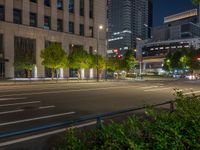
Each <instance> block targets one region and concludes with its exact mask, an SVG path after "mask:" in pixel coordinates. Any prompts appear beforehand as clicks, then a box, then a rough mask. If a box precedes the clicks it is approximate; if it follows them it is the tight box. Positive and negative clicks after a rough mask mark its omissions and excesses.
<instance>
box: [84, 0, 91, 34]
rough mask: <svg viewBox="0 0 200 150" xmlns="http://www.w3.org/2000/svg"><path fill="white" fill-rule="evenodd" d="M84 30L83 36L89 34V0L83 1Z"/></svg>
mask: <svg viewBox="0 0 200 150" xmlns="http://www.w3.org/2000/svg"><path fill="white" fill-rule="evenodd" d="M84 30H85V36H90V33H89V0H85V1H84Z"/></svg>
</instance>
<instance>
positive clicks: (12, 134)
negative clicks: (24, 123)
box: [0, 101, 175, 139]
mask: <svg viewBox="0 0 200 150" xmlns="http://www.w3.org/2000/svg"><path fill="white" fill-rule="evenodd" d="M174 103H175V102H174V101H167V102H164V103H160V104H154V105H151V107H158V106H163V105H167V104H169V109H170V111H174ZM146 108H147V106H142V107H138V108H130V109H126V110H119V111H113V112H106V113H101V114H97V115H87V116H83V117H80V118H78V119H74V120H67V121H64V122H60V123H54V124H49V125H44V126H38V127H34V128H28V129H23V130H18V131H10V132H1V133H0V139H4V138H9V137H15V136H25V135H27V134H31V133H37V132H41V131H46V130H50V129H51V130H55V129H62V128H66V127H73V126H74V125H81V124H82V123H84V122H87V121H94V120H96V122H97V126H100V125H101V123H102V120H103V119H105V118H108V117H114V116H116V115H120V114H125V113H130V112H135V111H139V110H144V109H146Z"/></svg>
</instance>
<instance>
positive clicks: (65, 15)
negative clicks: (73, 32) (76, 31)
mask: <svg viewBox="0 0 200 150" xmlns="http://www.w3.org/2000/svg"><path fill="white" fill-rule="evenodd" d="M63 24H64V26H63V30H64V32H68V31H69V1H68V0H67V1H64V3H63Z"/></svg>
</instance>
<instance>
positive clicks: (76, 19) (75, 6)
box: [0, 0, 107, 79]
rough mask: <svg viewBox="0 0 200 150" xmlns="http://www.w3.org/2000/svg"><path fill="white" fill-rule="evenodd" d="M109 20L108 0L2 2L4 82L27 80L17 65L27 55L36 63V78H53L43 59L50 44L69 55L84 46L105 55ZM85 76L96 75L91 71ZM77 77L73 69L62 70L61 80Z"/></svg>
mask: <svg viewBox="0 0 200 150" xmlns="http://www.w3.org/2000/svg"><path fill="white" fill-rule="evenodd" d="M100 12H101V13H100ZM106 17H107V16H106V0H0V79H1V78H4V77H5V78H13V77H24V74H25V71H24V70H17V69H16V68H15V67H14V65H13V64H14V62H15V60H17V59H18V57H21V56H23V55H25V54H27V53H28V54H31V60H30V61H31V62H32V63H34V64H35V67H34V68H33V72H32V75H33V77H49V76H50V73H51V72H50V71H49V69H48V68H45V67H44V66H43V65H42V63H41V62H42V60H41V58H40V53H41V50H42V49H44V48H45V47H47V46H48V45H49V43H59V44H60V45H62V48H63V49H64V50H65V51H66V53H68V54H69V53H70V52H71V51H72V50H73V49H74V48H75V47H83V48H84V49H85V50H87V51H88V52H95V51H96V52H97V50H98V53H99V54H102V55H105V54H106V51H105V50H106ZM100 25H102V26H103V27H104V29H103V30H101V31H99V30H100V28H99V26H100ZM97 45H98V46H97ZM82 73H83V75H84V76H85V77H93V73H94V76H95V71H94V72H92V71H91V70H84V71H82ZM75 75H76V71H75V70H73V69H60V71H59V77H74V76H75Z"/></svg>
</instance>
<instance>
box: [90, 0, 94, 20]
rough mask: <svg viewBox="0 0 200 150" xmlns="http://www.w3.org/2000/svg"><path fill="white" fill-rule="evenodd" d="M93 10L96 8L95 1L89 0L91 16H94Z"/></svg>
mask: <svg viewBox="0 0 200 150" xmlns="http://www.w3.org/2000/svg"><path fill="white" fill-rule="evenodd" d="M93 10H94V1H93V0H89V16H90V18H93Z"/></svg>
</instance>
